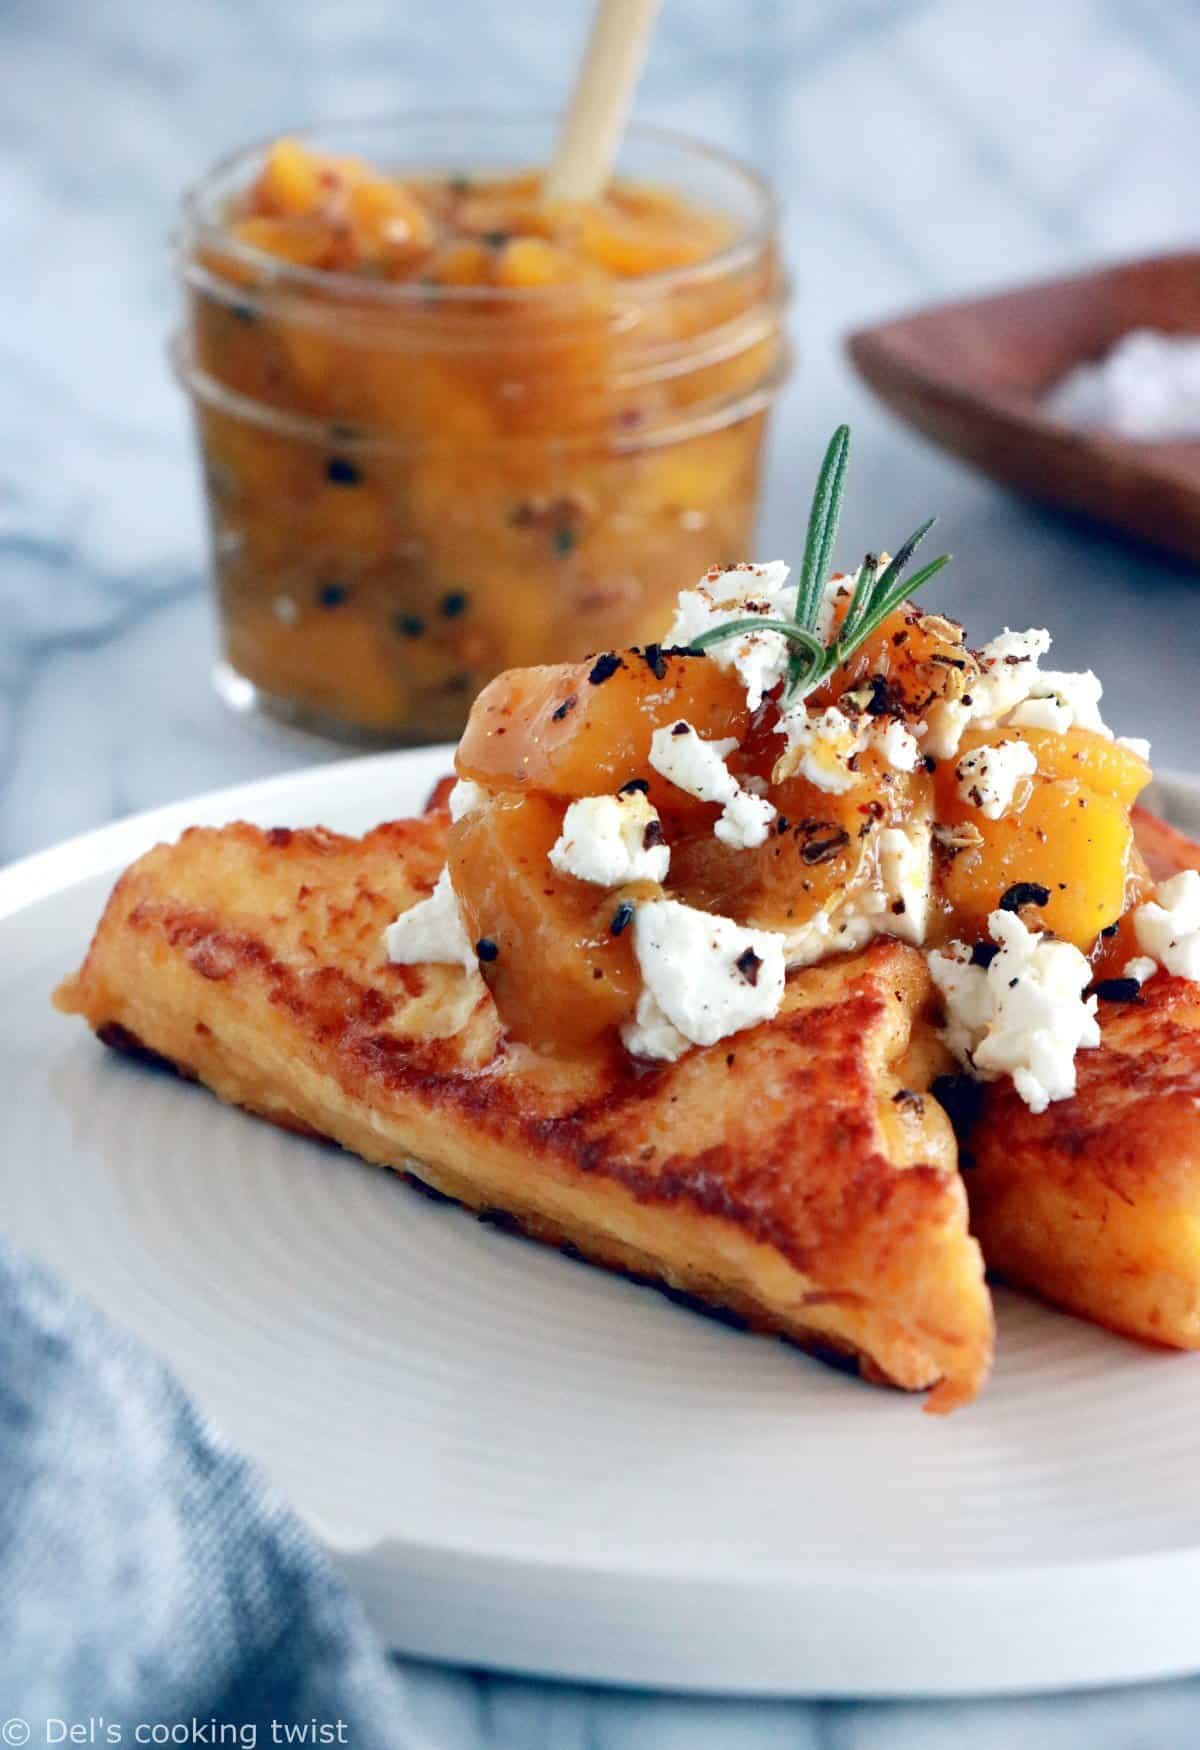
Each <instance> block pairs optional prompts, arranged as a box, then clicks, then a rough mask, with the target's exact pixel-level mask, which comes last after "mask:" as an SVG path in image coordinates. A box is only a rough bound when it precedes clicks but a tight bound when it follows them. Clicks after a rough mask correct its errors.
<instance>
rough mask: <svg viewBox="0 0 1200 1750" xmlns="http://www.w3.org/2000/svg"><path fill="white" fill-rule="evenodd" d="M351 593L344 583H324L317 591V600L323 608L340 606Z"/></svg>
mask: <svg viewBox="0 0 1200 1750" xmlns="http://www.w3.org/2000/svg"><path fill="white" fill-rule="evenodd" d="M349 594H350V591H349V590H348V589H347V588H346V586H345V584H344V583H323V584H322V585H321V587H320V589H319V590H318V591H317V600H318V601H319V602H320V604H321V606H322V607H323V608H340V607H341V605H342V603H343V602H344V601H345V600H346V597H347V596H348V595H349Z"/></svg>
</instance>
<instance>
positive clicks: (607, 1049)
mask: <svg viewBox="0 0 1200 1750" xmlns="http://www.w3.org/2000/svg"><path fill="white" fill-rule="evenodd" d="M448 825H449V820H448V816H447V814H446V813H445V812H444V810H443V808H442V807H441V806H434V807H432V808H431V810H430V811H429V812H428V813H427V814H426V815H425V816H424V817H422V818H421V819H418V820H411V821H402V822H398V823H394V824H390V825H385V826H381V827H379V828H377V829H376V830H375V831H373V832H371V833H368V834H367V835H366V837H365V838H362V839H352V838H345V837H341V836H339V835H338V834H335V833H332V832H327V831H322V830H311V831H289V830H286V829H277V830H275V831H271V832H265V831H261V830H259V829H257V828H255V827H252V826H247V825H233V826H229V827H226V828H224V829H222V830H220V831H216V830H201V829H193V830H192V831H189V832H187V833H185V834H184V835H183V837H182V838H181V840H180V841H179V842H178V844H175V845H160V846H159V847H158V848H157V849H155V850H153V851H151V852H150V853H149V854H148V855H146V856H145V857H143V858H142V859H141V860H140V861H139V862H137V863H135V864H134V865H133V867H132V868H131V869H129V870H128V871H127V873H126V874H125V875H124V876H123V877H122V878H121V880H120V881H119V882H118V884H117V887H116V889H115V891H114V893H113V895H112V898H111V900H110V902H109V905H108V908H107V910H106V912H105V914H104V917H103V919H102V921H101V923H100V925H99V928H98V930H97V932H96V936H95V939H94V941H93V943H92V946H91V949H90V951H89V953H88V955H87V958H86V960H85V962H84V964H83V966H82V968H81V970H80V971H79V973H78V974H76V975H75V976H74V977H73V978H70V979H68V980H67V981H66V983H65V984H64V985H63V986H62V987H61V989H60V990H59V992H58V993H57V997H56V1001H57V1003H58V1006H59V1007H60V1008H61V1009H63V1010H65V1011H67V1012H70V1013H74V1014H79V1015H82V1016H83V1017H84V1019H85V1020H86V1021H87V1022H88V1023H89V1025H90V1026H91V1027H92V1028H93V1029H94V1030H95V1031H96V1032H97V1033H98V1034H99V1035H100V1037H101V1038H102V1039H104V1040H105V1041H106V1042H107V1043H108V1044H110V1045H113V1046H115V1047H118V1048H124V1049H127V1050H133V1051H147V1052H150V1053H153V1054H155V1055H156V1056H158V1057H161V1058H163V1059H166V1060H167V1061H169V1062H170V1063H171V1064H172V1065H174V1066H175V1067H176V1068H177V1069H179V1070H180V1071H181V1072H183V1073H184V1074H185V1075H187V1076H191V1077H195V1078H196V1079H198V1080H200V1081H202V1082H204V1083H205V1084H206V1085H207V1086H208V1087H210V1088H211V1089H212V1090H213V1091H214V1092H215V1093H217V1094H218V1095H220V1097H221V1098H222V1099H224V1100H227V1101H230V1102H232V1103H234V1104H236V1105H239V1106H243V1107H245V1108H246V1109H248V1110H249V1111H252V1112H255V1113H258V1114H260V1115H262V1116H264V1117H267V1118H270V1119H272V1120H274V1121H275V1122H277V1123H280V1124H283V1125H285V1126H288V1127H289V1128H293V1129H295V1130H298V1131H301V1132H304V1133H306V1134H314V1135H318V1136H322V1137H328V1138H332V1139H333V1140H334V1141H336V1142H338V1143H340V1144H342V1146H343V1147H345V1148H347V1149H350V1150H352V1151H353V1152H354V1153H356V1154H358V1155H361V1156H363V1157H364V1158H365V1159H367V1160H369V1161H373V1162H379V1163H382V1164H384V1165H387V1166H391V1167H394V1168H396V1169H397V1170H400V1171H403V1172H405V1173H408V1174H411V1175H413V1176H414V1177H417V1178H419V1179H420V1180H422V1181H424V1182H425V1183H427V1184H428V1185H430V1186H432V1187H434V1188H435V1189H437V1190H438V1191H441V1192H443V1193H446V1194H447V1195H449V1196H450V1197H452V1198H455V1199H457V1200H458V1201H460V1202H461V1203H463V1204H465V1205H467V1206H468V1207H469V1208H471V1209H474V1210H478V1211H481V1212H482V1211H500V1212H503V1213H504V1214H505V1215H506V1216H507V1217H509V1218H510V1219H511V1220H512V1221H514V1222H515V1223H517V1224H518V1225H519V1226H520V1227H521V1228H522V1229H523V1230H524V1231H525V1232H526V1233H528V1234H530V1235H532V1236H534V1237H536V1238H537V1239H540V1240H544V1241H547V1242H549V1243H551V1244H553V1245H558V1246H570V1247H573V1248H575V1249H577V1250H578V1251H579V1252H581V1253H583V1254H584V1255H585V1256H586V1257H587V1258H589V1259H591V1260H592V1261H593V1262H595V1263H599V1264H604V1265H607V1266H610V1267H612V1268H615V1269H618V1270H621V1271H625V1272H629V1273H632V1274H634V1275H636V1276H639V1277H646V1278H650V1279H653V1280H655V1281H657V1282H660V1283H663V1284H666V1285H668V1286H670V1287H671V1288H672V1289H676V1290H680V1291H683V1292H685V1293H687V1294H689V1295H693V1296H695V1297H697V1298H699V1299H700V1300H702V1301H704V1302H706V1303H707V1304H709V1305H710V1306H712V1307H716V1308H724V1309H729V1310H730V1311H732V1312H733V1313H735V1314H737V1315H739V1316H740V1317H741V1318H742V1319H744V1320H745V1321H746V1322H747V1323H748V1324H749V1325H750V1326H751V1327H753V1328H755V1329H758V1330H762V1331H768V1332H774V1333H778V1334H780V1335H783V1336H785V1337H787V1338H790V1339H792V1340H793V1341H794V1342H796V1343H798V1344H799V1345H801V1346H802V1347H804V1348H806V1349H809V1350H812V1351H814V1352H817V1353H821V1354H825V1355H827V1356H830V1357H846V1358H850V1359H852V1360H853V1361H854V1362H856V1363H857V1365H858V1367H859V1369H860V1371H861V1373H862V1375H863V1376H864V1378H867V1379H870V1380H872V1381H877V1382H887V1383H890V1384H893V1385H897V1386H900V1387H903V1388H906V1389H908V1390H914V1391H928V1392H929V1394H930V1395H929V1398H928V1407H929V1408H931V1409H935V1410H948V1409H951V1408H953V1407H954V1406H956V1405H958V1404H961V1403H963V1402H965V1401H967V1400H968V1399H970V1398H971V1397H973V1396H974V1394H975V1393H976V1392H977V1391H978V1389H979V1387H980V1385H981V1384H982V1382H983V1380H984V1378H985V1377H986V1374H987V1372H988V1368H989V1364H990V1359H991V1351H992V1315H991V1306H990V1301H989V1298H988V1294H987V1290H986V1287H985V1284H984V1280H983V1268H982V1260H981V1257H980V1253H979V1250H978V1247H977V1245H976V1243H975V1241H974V1240H973V1239H972V1238H971V1237H970V1235H969V1233H968V1231H967V1215H966V1198H965V1195H964V1192H963V1187H962V1183H961V1180H960V1178H959V1175H958V1172H957V1170H956V1156H955V1145H954V1140H953V1136H952V1133H951V1131H950V1127H949V1124H948V1122H947V1120H946V1118H945V1116H944V1114H943V1113H942V1111H941V1109H940V1108H939V1107H938V1105H937V1104H936V1103H935V1102H934V1101H933V1100H932V1099H931V1098H929V1097H928V1096H927V1095H925V1093H924V1090H926V1089H927V1088H928V1086H929V1084H930V1081H931V1080H932V1078H933V1077H934V1076H935V1075H936V1074H937V1073H939V1071H940V1070H941V1069H942V1068H944V1067H945V1062H946V1059H945V1054H944V1052H943V1050H942V1048H941V1046H940V1045H939V1044H938V1042H937V1039H936V1035H935V1032H934V1029H933V1027H932V1025H931V1024H930V1022H929V1020H928V1015H927V1011H928V1007H929V997H930V985H929V976H928V973H927V970H926V967H925V963H924V959H923V957H922V956H921V955H920V954H919V953H918V952H916V951H915V950H914V949H911V948H909V947H907V946H904V945H903V944H901V943H899V942H897V941H895V940H880V941H878V942H876V943H874V944H873V945H872V946H871V947H869V948H868V949H867V950H866V951H865V952H862V953H859V954H856V955H853V956H848V957H845V958H842V959H836V960H832V961H829V962H827V963H825V964H824V965H822V966H819V967H815V968H812V969H810V970H808V971H805V972H803V973H801V974H799V975H798V976H794V977H793V978H791V979H790V980H789V983H788V990H787V997H786V1000H785V1003H784V1006H783V1009H782V1011H781V1013H780V1014H779V1015H778V1017H777V1018H776V1019H775V1020H774V1021H772V1022H770V1023H769V1024H766V1025H762V1026H759V1027H757V1028H754V1029H752V1030H750V1031H746V1032H743V1033H740V1034H738V1036H737V1037H736V1038H730V1039H726V1040H722V1041H721V1042H720V1043H719V1044H717V1045H715V1046H712V1047H710V1048H707V1049H699V1050H695V1051H693V1052H691V1053H690V1054H688V1055H687V1056H685V1057H684V1058H682V1059H681V1060H680V1061H678V1062H675V1063H669V1064H662V1065H657V1066H648V1065H646V1064H645V1063H638V1062H636V1061H635V1060H633V1059H631V1058H630V1057H629V1056H628V1054H627V1053H625V1052H624V1051H623V1050H622V1049H621V1047H620V1046H619V1044H618V1043H617V1041H616V1039H615V1038H613V1039H611V1040H609V1041H603V1042H601V1043H599V1044H597V1045H595V1046H594V1047H593V1048H591V1049H589V1050H588V1051H587V1052H586V1053H576V1054H574V1055H572V1056H570V1057H555V1056H552V1055H549V1054H547V1053H538V1052H535V1051H533V1050H532V1049H530V1048H529V1047H527V1046H514V1045H512V1044H511V1043H506V1041H505V1039H504V1036H503V1033H502V1030H501V1028H500V1025H499V1022H498V1020H497V1014H496V1009H495V1006H494V1003H493V1000H492V998H491V996H490V995H489V994H488V992H487V990H486V988H485V987H484V985H483V983H482V981H481V980H480V979H479V976H478V974H477V973H474V972H471V973H468V972H465V971H463V970H460V969H459V968H457V967H453V966H442V965H426V966H396V965H392V964H389V963H388V961H387V960H386V959H385V955H384V948H383V931H384V928H385V926H386V925H387V924H388V923H390V922H391V920H392V919H393V918H394V917H395V916H396V915H397V913H398V912H401V911H403V910H404V909H405V908H407V907H408V906H410V905H411V904H413V903H414V901H415V900H417V899H418V898H421V897H423V896H425V895H427V894H428V893H429V892H430V890H431V889H432V887H433V885H434V882H435V880H436V877H437V875H438V872H439V870H440V869H441V867H442V865H443V862H444V859H445V841H446V834H447V830H448ZM464 1018H465V1024H464Z"/></svg>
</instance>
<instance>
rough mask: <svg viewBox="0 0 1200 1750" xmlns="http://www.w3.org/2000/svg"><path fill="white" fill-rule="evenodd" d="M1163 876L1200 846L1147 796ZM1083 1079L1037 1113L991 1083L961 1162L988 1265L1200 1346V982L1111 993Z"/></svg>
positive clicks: (1133, 1331) (1079, 1304)
mask: <svg viewBox="0 0 1200 1750" xmlns="http://www.w3.org/2000/svg"><path fill="white" fill-rule="evenodd" d="M1135 824H1136V829H1137V841H1138V848H1139V850H1141V852H1142V854H1143V856H1144V857H1145V858H1146V861H1147V863H1148V865H1149V866H1150V870H1151V873H1152V874H1154V875H1155V876H1156V877H1158V878H1160V879H1161V878H1162V877H1163V876H1167V875H1171V874H1173V873H1175V872H1176V871H1177V870H1178V869H1180V868H1187V867H1200V846H1197V845H1195V844H1193V843H1192V841H1191V840H1189V839H1186V838H1184V836H1183V835H1182V834H1181V833H1178V832H1176V830H1175V828H1174V827H1169V826H1167V825H1166V824H1165V822H1162V821H1158V820H1156V819H1155V818H1154V817H1153V816H1152V815H1148V814H1147V813H1146V812H1145V810H1144V809H1137V810H1135ZM1100 1023H1101V1036H1102V1043H1101V1045H1100V1047H1099V1049H1098V1050H1095V1051H1081V1052H1080V1053H1079V1055H1078V1057H1077V1058H1076V1066H1077V1070H1078V1089H1077V1092H1076V1094H1075V1096H1074V1098H1073V1099H1070V1100H1061V1101H1058V1102H1057V1103H1056V1104H1054V1105H1052V1106H1050V1107H1049V1108H1048V1109H1047V1110H1046V1111H1045V1112H1043V1113H1041V1114H1040V1115H1037V1116H1035V1115H1034V1114H1033V1113H1032V1112H1030V1111H1029V1110H1028V1108H1027V1107H1026V1106H1024V1105H1023V1104H1022V1102H1021V1100H1020V1099H1019V1098H1018V1097H1017V1095H1016V1093H1015V1092H1014V1090H1013V1088H1012V1085H1011V1084H1010V1083H1009V1082H1007V1081H1005V1082H1002V1083H996V1084H995V1085H993V1086H991V1087H989V1088H988V1090H987V1093H986V1095H985V1098H984V1102H983V1107H982V1111H981V1116H980V1120H979V1123H978V1126H977V1128H976V1129H975V1131H974V1132H973V1134H972V1137H971V1141H970V1148H971V1153H972V1155H973V1157H974V1162H975V1164H974V1166H973V1167H972V1168H971V1169H970V1170H969V1171H968V1172H967V1173H966V1175H965V1177H966V1181H967V1189H968V1195H969V1197H970V1202H971V1224H972V1227H973V1228H974V1231H975V1232H976V1234H977V1235H978V1237H979V1239H980V1241H981V1243H982V1245H983V1250H984V1256H985V1257H986V1258H987V1261H988V1268H989V1269H990V1270H993V1271H995V1272H997V1273H998V1274H1000V1275H1002V1276H1004V1277H1005V1278H1007V1279H1008V1280H1009V1281H1011V1282H1014V1283H1016V1284H1019V1285H1020V1286H1022V1287H1024V1288H1030V1289H1033V1290H1034V1291H1035V1292H1036V1293H1038V1294H1040V1295H1042V1296H1044V1298H1045V1299H1047V1300H1052V1301H1054V1302H1055V1303H1056V1304H1057V1305H1059V1306H1063V1307H1066V1308H1068V1309H1069V1310H1070V1311H1072V1312H1076V1313H1081V1314H1083V1315H1084V1316H1085V1317H1087V1318H1091V1319H1095V1320H1096V1321H1097V1323H1099V1324H1102V1325H1107V1326H1109V1327H1110V1328H1111V1329H1113V1330H1117V1331H1123V1332H1126V1333H1127V1334H1129V1335H1132V1336H1136V1337H1141V1338H1144V1339H1146V1340H1147V1341H1150V1342H1156V1343H1162V1344H1166V1345H1169V1346H1170V1347H1173V1348H1180V1349H1195V1348H1200V987H1198V986H1196V985H1194V984H1191V983H1188V982H1186V981H1185V980H1183V979H1177V978H1168V977H1167V976H1166V975H1165V974H1162V973H1160V974H1158V975H1157V976H1156V977H1154V978H1153V979H1151V980H1150V982H1149V983H1148V984H1147V985H1146V986H1145V987H1144V989H1143V993H1142V1000H1140V1001H1139V1002H1136V1003H1112V1002H1102V1003H1101V1005H1100Z"/></svg>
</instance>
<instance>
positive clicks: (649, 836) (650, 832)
mask: <svg viewBox="0 0 1200 1750" xmlns="http://www.w3.org/2000/svg"><path fill="white" fill-rule="evenodd" d="M666 842H667V841H666V839H665V838H664V837H663V829H662V822H661V821H658V820H648V821H647V822H646V830H645V832H644V833H643V834H642V849H643V850H644V851H652V850H653V849H654V847H655V845H665V844H666Z"/></svg>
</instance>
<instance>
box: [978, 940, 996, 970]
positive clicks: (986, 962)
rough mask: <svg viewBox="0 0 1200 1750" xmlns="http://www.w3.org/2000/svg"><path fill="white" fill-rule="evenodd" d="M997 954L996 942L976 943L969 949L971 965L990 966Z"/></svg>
mask: <svg viewBox="0 0 1200 1750" xmlns="http://www.w3.org/2000/svg"><path fill="white" fill-rule="evenodd" d="M999 952H1000V945H999V943H998V942H976V944H975V946H974V947H973V948H972V949H971V965H972V966H990V965H991V964H992V961H993V960H994V959H995V958H996V956H997V954H998V953H999Z"/></svg>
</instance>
